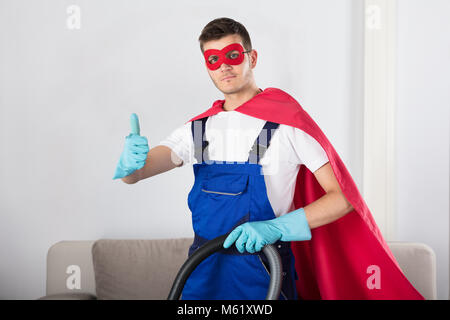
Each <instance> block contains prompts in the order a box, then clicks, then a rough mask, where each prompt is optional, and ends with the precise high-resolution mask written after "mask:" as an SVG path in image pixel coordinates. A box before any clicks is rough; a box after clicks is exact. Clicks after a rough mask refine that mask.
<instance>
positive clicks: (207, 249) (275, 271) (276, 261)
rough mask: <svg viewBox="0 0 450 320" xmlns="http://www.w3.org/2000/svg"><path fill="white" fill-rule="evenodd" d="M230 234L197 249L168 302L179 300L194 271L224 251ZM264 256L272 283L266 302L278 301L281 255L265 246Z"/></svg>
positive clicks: (180, 272) (271, 246)
mask: <svg viewBox="0 0 450 320" xmlns="http://www.w3.org/2000/svg"><path fill="white" fill-rule="evenodd" d="M227 236H228V234H224V235H222V236H219V237H217V238H214V239H212V240H210V241H208V242H206V243H205V244H204V245H203V246H201V247H200V248H199V249H197V250H196V251H195V252H194V253H193V254H192V255H191V256H190V257H189V258H188V259H187V260H186V262H185V263H184V264H183V265H182V266H181V268H180V271H178V274H177V276H176V278H175V280H174V282H173V285H172V289H170V293H169V296H168V297H167V300H178V299H179V298H180V295H181V292H182V291H183V288H184V284H185V283H186V280H187V279H188V278H189V276H190V275H191V273H192V271H194V269H195V268H196V267H197V266H198V265H199V264H200V262H202V261H203V260H204V259H206V258H207V257H208V256H210V255H211V254H213V253H215V252H218V251H220V250H222V249H223V242H224V241H225V239H226V238H227ZM262 251H263V253H264V255H265V256H266V257H267V259H268V260H269V271H270V283H269V288H268V290H267V295H266V300H277V299H278V297H279V296H280V291H281V285H282V281H283V278H282V263H281V258H280V254H279V253H278V251H277V250H276V249H275V247H274V246H273V245H271V244H269V245H266V246H264V248H263V249H262Z"/></svg>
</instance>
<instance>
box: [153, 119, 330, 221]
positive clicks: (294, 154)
mask: <svg viewBox="0 0 450 320" xmlns="http://www.w3.org/2000/svg"><path fill="white" fill-rule="evenodd" d="M265 123H266V121H265V120H261V119H258V118H255V117H252V116H248V115H246V114H243V113H241V112H238V111H221V112H219V113H217V114H215V115H213V116H209V118H208V120H207V121H206V126H205V139H206V140H207V141H208V142H209V145H208V148H207V149H206V150H207V152H208V156H209V159H210V160H222V161H247V160H248V157H249V151H250V149H251V147H252V146H253V143H254V141H255V140H256V138H257V137H258V134H259V133H260V132H261V130H262V128H263V127H264V124H265ZM191 125H192V124H191V122H188V123H186V124H184V125H182V126H180V127H178V128H177V129H175V130H174V131H173V132H172V133H171V134H170V135H169V136H168V137H167V138H165V139H164V140H162V141H160V143H159V145H165V146H167V147H169V148H170V149H172V151H173V152H174V153H175V154H176V155H177V156H178V157H179V158H180V159H181V160H182V161H183V164H182V165H185V164H194V163H198V162H197V160H196V158H195V157H194V141H193V138H192V131H191ZM327 162H328V157H327V154H326V152H325V151H324V150H323V148H322V147H321V145H320V144H319V143H318V142H317V141H316V140H315V139H314V138H313V137H311V136H310V135H309V134H307V133H305V132H304V131H302V130H300V129H298V128H295V127H291V126H288V125H284V124H280V125H279V126H278V128H277V129H276V130H275V131H274V134H273V135H272V139H271V140H270V146H269V148H268V149H267V150H266V152H265V154H264V156H263V157H262V158H261V159H260V164H261V166H262V172H263V174H264V181H265V183H266V190H267V196H268V199H269V202H270V204H271V206H272V209H273V211H274V213H275V215H276V216H277V217H279V216H281V215H283V214H285V213H288V212H290V211H292V210H294V203H293V198H294V191H295V182H296V180H297V174H298V170H299V169H300V166H301V165H302V164H304V165H305V166H306V167H307V168H308V169H309V170H310V171H311V172H314V171H316V170H317V169H319V168H320V167H321V166H323V165H324V164H326V163H327Z"/></svg>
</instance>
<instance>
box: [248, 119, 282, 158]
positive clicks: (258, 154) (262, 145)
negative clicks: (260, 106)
mask: <svg viewBox="0 0 450 320" xmlns="http://www.w3.org/2000/svg"><path fill="white" fill-rule="evenodd" d="M279 125H280V124H279V123H276V122H271V121H266V123H265V124H264V127H263V128H262V129H261V132H260V133H259V135H258V137H257V138H256V140H255V142H254V143H253V146H252V148H251V149H250V152H249V156H248V160H247V161H248V162H250V163H259V161H260V160H261V159H262V158H263V156H264V154H265V153H266V150H267V149H268V148H269V145H270V140H271V139H272V135H273V133H274V132H275V130H276V129H277V128H278V126H279Z"/></svg>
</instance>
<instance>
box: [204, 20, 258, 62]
mask: <svg viewBox="0 0 450 320" xmlns="http://www.w3.org/2000/svg"><path fill="white" fill-rule="evenodd" d="M230 34H238V35H240V36H241V39H242V44H243V47H244V49H245V50H246V51H247V50H252V42H251V40H250V36H249V34H248V32H247V29H245V27H244V26H243V25H242V24H241V23H239V22H237V21H235V20H233V19H230V18H225V17H223V18H217V19H214V20H212V21H210V22H209V23H208V24H207V25H206V26H205V27H204V28H203V30H202V33H201V34H200V36H199V37H198V41H199V42H200V50H201V51H202V53H203V52H204V50H203V45H204V43H205V42H208V41H210V40H217V39H221V38H223V37H225V36H227V35H230Z"/></svg>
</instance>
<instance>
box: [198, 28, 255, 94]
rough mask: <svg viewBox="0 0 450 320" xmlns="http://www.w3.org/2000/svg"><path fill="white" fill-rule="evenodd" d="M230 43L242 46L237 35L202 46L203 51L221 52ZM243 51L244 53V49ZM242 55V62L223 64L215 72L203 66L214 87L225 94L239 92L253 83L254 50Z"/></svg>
mask: <svg viewBox="0 0 450 320" xmlns="http://www.w3.org/2000/svg"><path fill="white" fill-rule="evenodd" d="M232 43H239V44H240V45H241V46H242V47H243V46H244V45H243V43H242V39H241V37H240V36H239V35H238V34H232V35H228V36H225V37H223V38H221V39H218V40H210V41H208V42H205V43H204V45H203V50H204V51H206V50H209V49H217V50H221V49H223V48H224V47H226V46H228V45H230V44H232ZM243 51H246V50H245V48H244V49H243ZM243 55H244V60H243V61H242V63H241V64H238V65H232V64H227V63H226V62H224V63H222V65H221V66H220V67H219V68H217V69H216V70H210V69H209V68H208V67H207V66H206V65H205V68H206V70H207V71H208V74H209V76H210V77H211V80H212V81H213V82H214V85H215V86H216V87H217V89H219V90H220V91H222V92H223V93H225V94H231V93H235V92H239V91H241V90H243V89H244V88H245V87H247V86H249V85H251V83H252V82H253V81H254V79H253V72H252V69H253V68H254V67H255V66H256V59H257V52H256V50H252V51H251V52H249V53H244V54H243ZM205 64H206V63H205ZM230 76H231V77H230ZM227 77H230V78H227ZM226 78H227V79H226Z"/></svg>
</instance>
